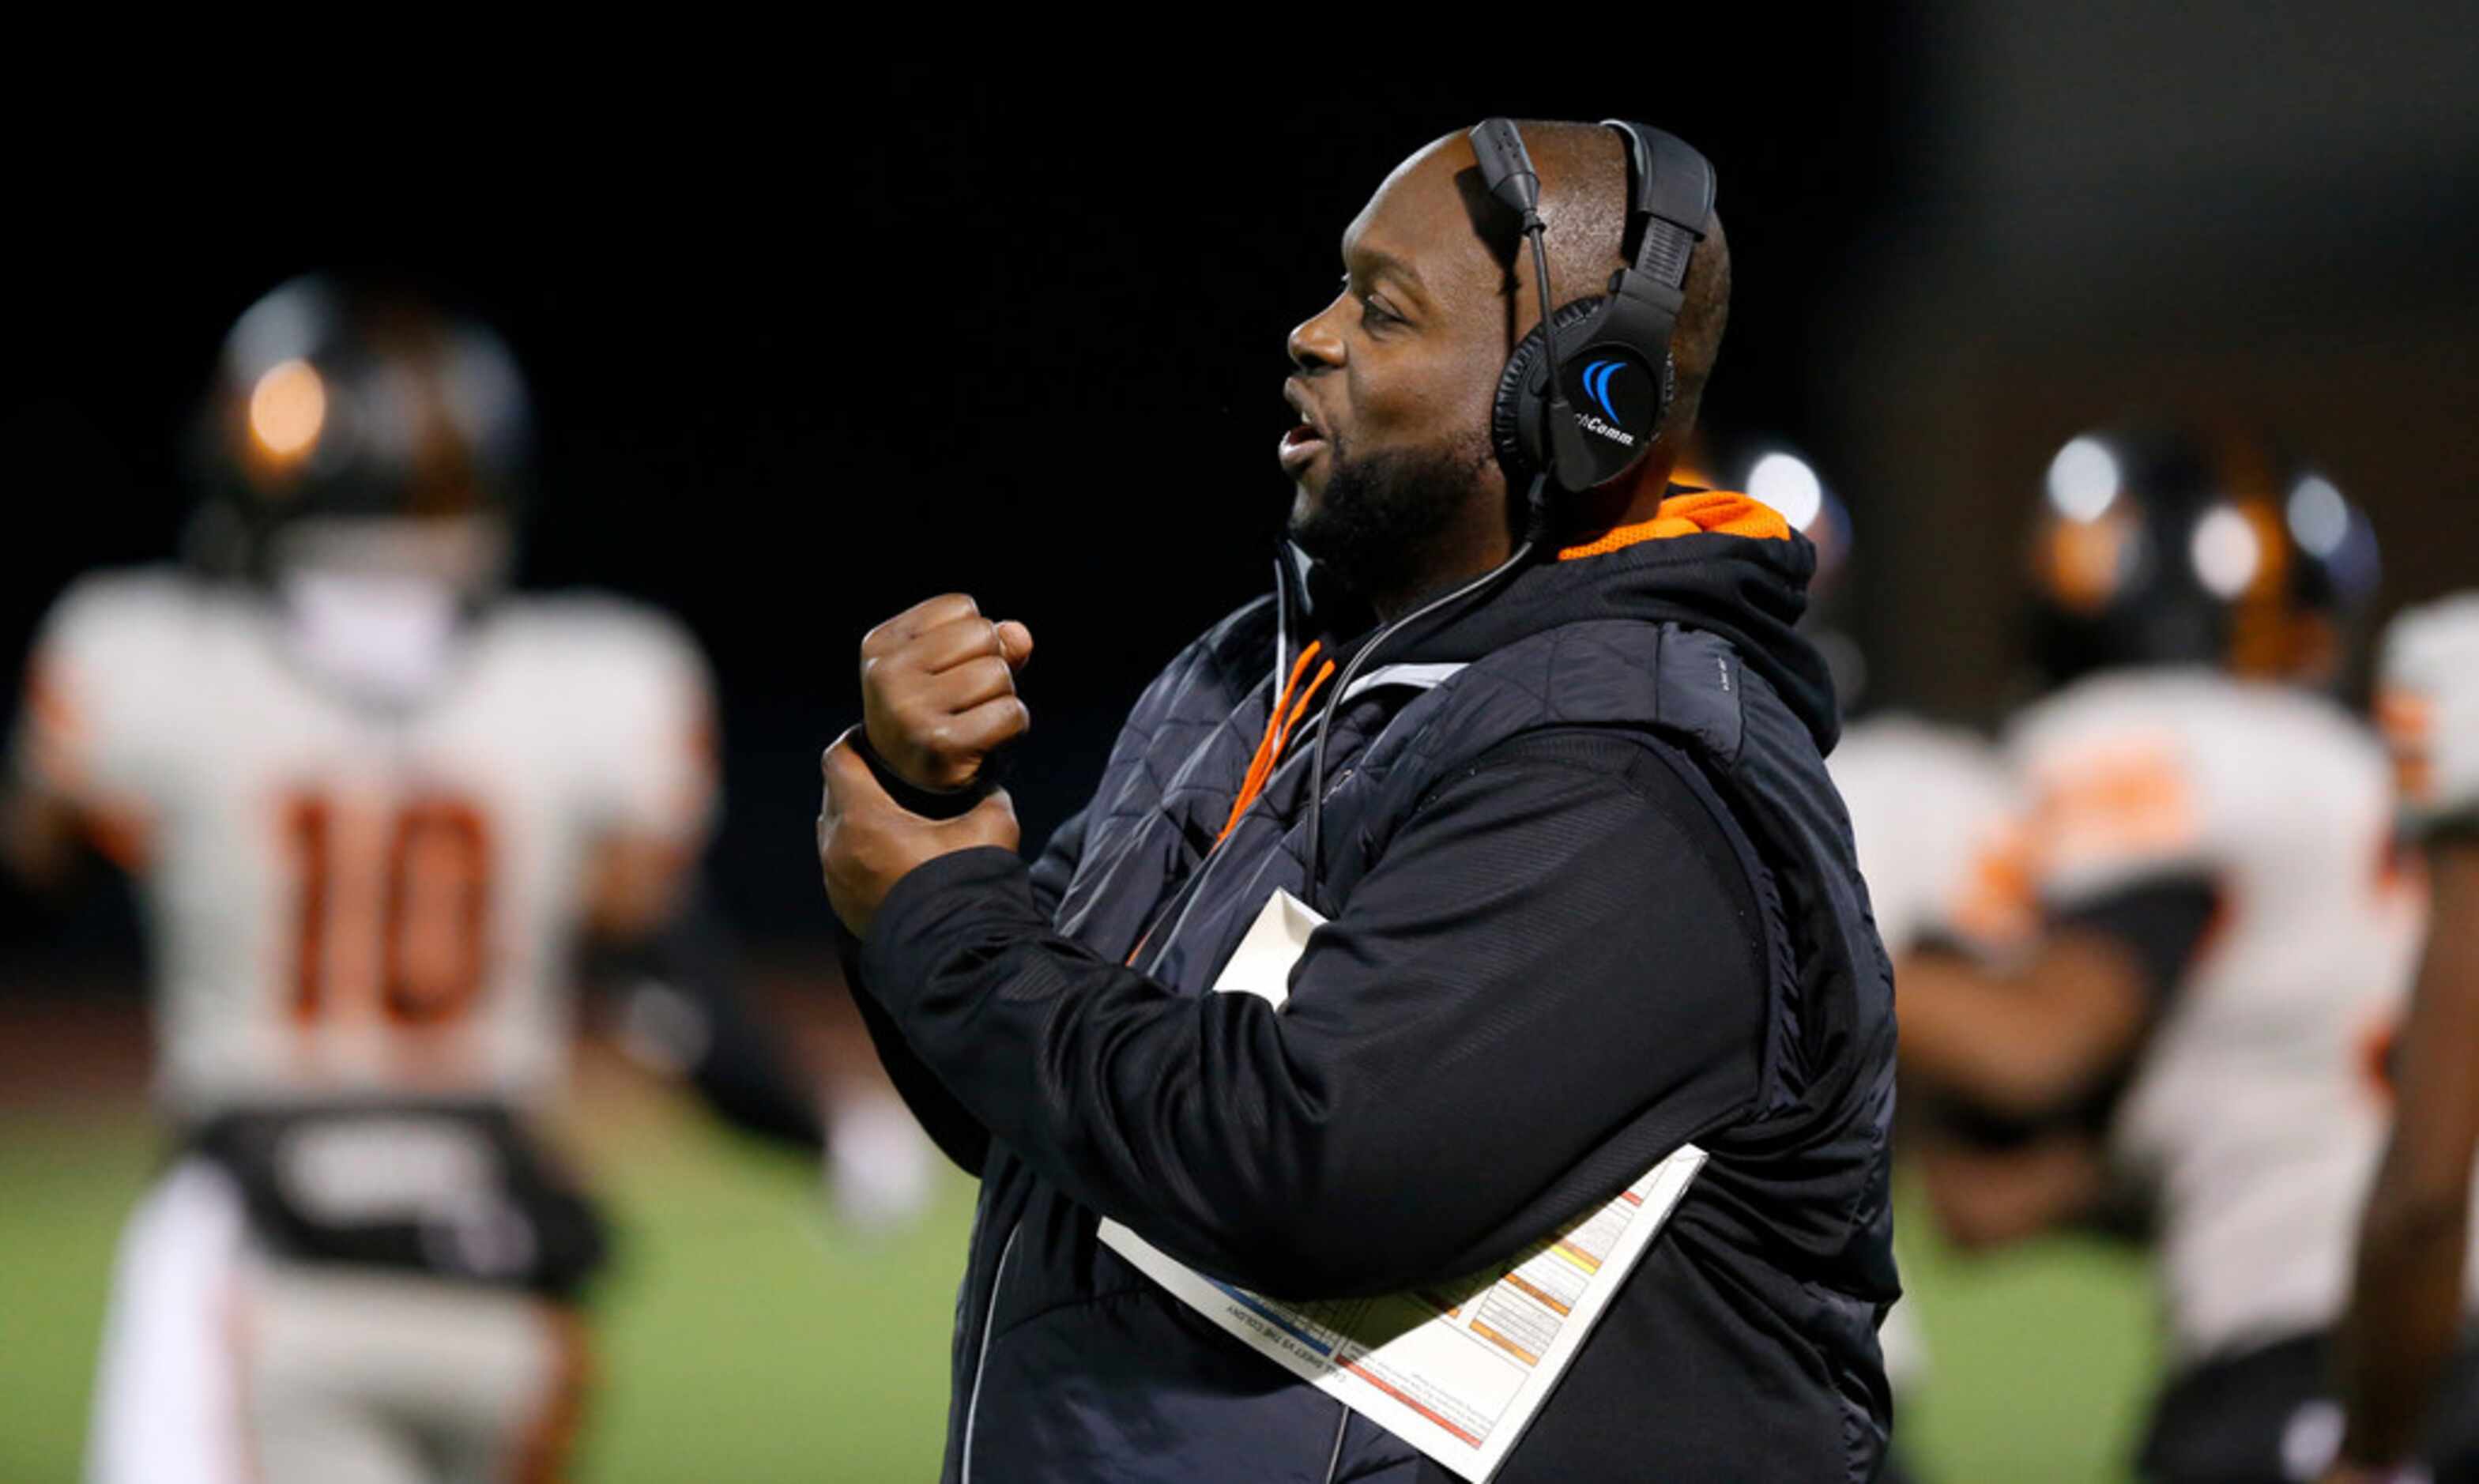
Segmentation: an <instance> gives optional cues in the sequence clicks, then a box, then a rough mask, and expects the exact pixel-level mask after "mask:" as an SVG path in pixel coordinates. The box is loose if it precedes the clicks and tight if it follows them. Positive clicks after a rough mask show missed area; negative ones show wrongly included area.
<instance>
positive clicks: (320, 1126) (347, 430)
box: [0, 278, 926, 1484]
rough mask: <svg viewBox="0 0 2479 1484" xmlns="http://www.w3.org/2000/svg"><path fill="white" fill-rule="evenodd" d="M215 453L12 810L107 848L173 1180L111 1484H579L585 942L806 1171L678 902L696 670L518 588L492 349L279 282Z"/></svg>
mask: <svg viewBox="0 0 2479 1484" xmlns="http://www.w3.org/2000/svg"><path fill="white" fill-rule="evenodd" d="M196 436H197V449H196V452H197V461H198V464H199V467H200V472H201V474H202V476H203V479H204V482H205V483H206V485H207V487H208V488H207V490H206V499H204V501H203V502H202V504H201V506H200V508H199V510H198V513H197V515H196V516H195V518H194V520H193V524H192V528H191V531H190V535H189V543H188V544H189V549H190V550H189V551H188V553H187V555H188V560H187V562H186V564H185V565H183V566H179V567H170V566H167V567H161V568H151V569H144V570H135V571H125V572H111V573H100V574H96V575H92V576H87V577H85V578H83V579H81V580H80V581H79V582H77V583H76V584H75V585H74V586H73V587H72V588H71V589H70V590H69V591H68V592H67V593H66V594H65V595H64V597H62V598H61V599H60V601H58V602H57V604H56V605H55V606H54V608H53V610H52V612H51V614H50V616H49V617H48V619H47V620H46V622H45V624H44V626H43V628H42V630H41V633H40V635H39V637H38V643H37V647H36V650H35V652H34V654H33V656H32V658H31V659H30V661H29V666H28V672H29V679H28V699H27V705H26V708H25V713H24V723H23V725H22V727H21V729H20V732H19V735H18V737H17V741H16V755H15V759H14V760H15V767H14V777H13V780H12V786H11V790H10V792H9V795H8V797H7V799H6V803H5V813H4V814H0V840H5V846H6V857H7V859H8V860H9V862H10V863H11V864H12V865H13V867H14V868H15V870H16V871H17V872H18V873H19V874H21V875H23V876H24V877H26V878H29V879H30V880H32V881H34V882H36V883H57V882H59V881H60V880H61V879H62V878H64V876H66V875H68V874H70V872H71V870H72V868H73V867H74V866H75V865H76V864H77V862H78V858H79V857H80V855H81V854H82V853H83V851H84V850H85V848H86V843H87V842H93V843H95V844H97V845H100V846H101V847H102V848H103V850H104V851H105V852H106V853H107V854H109V855H110V856H112V857H114V858H115V859H116V860H117V861H119V862H120V863H121V864H122V865H124V866H125V867H126V868H128V869H129V870H130V871H131V872H132V873H134V874H135V876H136V877H137V878H138V880H139V882H140V883H141V889H142V900H143V905H144V908H145V921H146V924H147V928H148V932H149V935H150V938H151V941H152V949H153V954H152V958H153V966H154V974H155V978H156V980H157V985H156V993H155V1012H156V1048H157V1077H156V1082H157V1096H158V1100H159V1102H160V1104H161V1105H162V1107H163V1108H164V1109H165V1111H166V1113H167V1114H168V1115H169V1117H170V1119H171V1121H172V1123H173V1125H174V1128H175V1132H176V1137H177V1141H178V1142H177V1153H176V1155H175V1158H174V1159H173V1160H172V1161H171V1163H170V1164H169V1165H168V1167H167V1168H166V1171H165V1173H164V1174H163V1175H162V1177H161V1178H160V1179H159V1180H157V1181H156V1183H155V1184H154V1186H153V1187H152V1189H151V1190H150V1191H149V1192H148V1193H147V1194H146V1196H145V1197H144V1199H143V1200H142V1202H141V1205H140V1207H139V1209H138V1211H137V1212H136V1214H135V1215H134V1216H133V1217H132V1219H131V1221H130V1223H129V1225H128V1227H127V1229H126V1231H125V1233H124V1235H123V1239H122V1244H121V1249H120V1253H119V1256H118V1259H117V1264H116V1267H115V1276H114V1292H113V1299H112V1310H111V1315H110V1318H109V1320H108V1324H107V1332H106V1335H105V1341H104V1351H103V1359H102V1363H101V1374H100V1376H99V1379H98V1385H97V1391H96V1397H95V1406H94V1413H93V1423H92V1432H91V1435H90V1439H89V1477H90V1478H91V1479H93V1480H96V1481H101V1484H123V1481H128V1484H139V1481H142V1484H186V1481H197V1484H210V1481H213V1484H222V1481H227V1480H238V1479H242V1478H245V1477H247V1478H257V1479H263V1480H269V1481H275V1484H289V1481H295V1480H315V1481H319V1484H396V1481H414V1480H426V1479H457V1480H462V1479H469V1478H470V1479H484V1478H494V1479H496V1478H504V1477H517V1476H524V1477H550V1476H553V1475H554V1474H555V1473H556V1472H557V1471H558V1470H559V1468H560V1457H561V1453H562V1451H563V1449H564V1446H565V1438H564V1435H565V1433H566V1432H567V1431H568V1429H569V1426H570V1424H571V1423H572V1421H573V1420H574V1419H575V1412H576V1407H577V1394H578V1384H579V1368H580V1364H581V1358H582V1357H581V1336H580V1325H579V1322H578V1310H577V1307H576V1300H577V1296H578V1294H579V1292H580V1290H581V1288H582V1286H583V1285H584V1283H585V1281H586V1279H587V1278H588V1277H589V1276H590V1274H591V1273H592V1272H593V1270H594V1269H595V1267H597V1266H598V1264H599V1262H600V1261H601V1256H602V1251H603V1246H604V1239H603V1234H602V1226H601V1220H600V1218H599V1216H598V1215H597V1214H596V1212H595V1210H594V1208H593V1206H592V1205H591V1204H590V1203H589V1201H588V1200H587V1199H586V1198H585V1196H584V1195H583V1194H582V1192H581V1191H580V1190H579V1189H578V1188H577V1186H576V1184H575V1181H574V1180H573V1179H572V1177H571V1176H570V1175H569V1173H568V1172H567V1170H566V1169H565V1168H564V1166H563V1164H562V1162H561V1161H560V1160H559V1158H558V1157H557V1156H556V1155H555V1154H554V1153H553V1152H552V1150H551V1149H550V1148H549V1145H548V1144H547V1143H546V1142H545V1141H544V1139H542V1137H541V1134H540V1131H539V1129H538V1124H539V1122H540V1120H541V1118H542V1116H543V1114H544V1113H546V1111H547V1109H548V1108H549V1105H550V1104H551V1103H552V1102H554V1101H555V1099H556V1097H557V1095H558V1093H559V1091H560V1089H561V1087H562V1083H563V1078H564V1073H565V1068H566V1063H567V1060H568V1054H569V1049H570V1043H571V1039H572V1034H573V1019H574V1016H575V1007H574V1003H573V995H572V994H571V992H570V991H571V986H572V985H573V984H574V983H575V980H576V978H577V967H578V965H577V959H578V958H579V956H580V954H581V953H582V952H583V951H584V950H585V947H586V946H587V945H588V944H592V945H597V946H596V948H595V951H596V952H597V953H599V954H600V955H601V957H602V960H603V967H604V969H605V970H606V971H607V972H610V973H612V974H614V975H617V976H621V977H625V978H626V980H627V981H629V982H630V983H632V984H638V983H647V984H657V985H664V986H667V987H666V988H664V989H663V990H661V991H654V992H650V993H649V994H648V995H647V996H646V997H645V998H644V1000H643V1002H642V1003H641V1004H640V1005H639V1007H638V1009H637V1011H636V1012H634V1013H633V1014H632V1016H631V1019H632V1020H633V1021H634V1022H636V1023H638V1025H639V1028H640V1029H641V1030H644V1031H647V1032H650V1033H652V1035H651V1038H652V1039H653V1040H655V1041H657V1042H661V1043H663V1044H666V1045H668V1046H670V1047H672V1048H674V1049H675V1050H676V1051H677V1052H678V1053H679V1057H678V1059H679V1061H680V1062H682V1065H683V1069H684V1070H685V1071H686V1072H687V1074H688V1075H690V1076H691V1077H692V1078H693V1079H694V1080H696V1081H697V1082H698V1083H699V1085H700V1086H701V1087H702V1088H703V1089H704V1090H705V1091H707V1092H708V1094H709V1095H710V1097H711V1098H712V1100H713V1101H714V1102H715V1104H716V1106H717V1107H718V1109H719V1110H720V1111H722V1112H723V1113H725V1114H726V1116H728V1117H730V1118H732V1119H733V1120H734V1121H736V1122H739V1123H741V1124H743V1125H744V1126H747V1127H749V1128H751V1129H753V1130H754V1131H756V1132H758V1133H761V1134H765V1135H768V1136H770V1137H774V1138H778V1139H784V1140H787V1141H789V1142H792V1143H794V1144H799V1145H804V1146H816V1145H818V1144H819V1143H820V1141H821V1130H820V1120H819V1117H818V1113H817V1107H816V1100H815V1098H814V1097H812V1096H810V1095H809V1094H808V1093H807V1092H806V1091H805V1090H803V1091H794V1090H792V1086H791V1085H790V1084H788V1083H787V1082H786V1081H785V1080H784V1078H783V1076H782V1074H781V1072H780V1069H779V1066H777V1064H776V1063H775V1062H774V1060H773V1055H772V1052H771V1050H770V1048H769V1046H768V1043H767V1041H766V1039H765V1038H764V1037H763V1036H760V1035H759V1034H758V1033H756V1032H755V1030H754V1027H752V1026H750V1025H749V1024H748V1023H746V1022H745V1021H743V1020H741V1019H740V1018H738V1017H737V1015H736V1014H735V1013H734V1011H733V1005H732V1001H731V999H730V997H729V996H728V995H727V994H724V993H721V992H719V989H720V986H719V985H717V984H716V983H715V981H716V978H717V975H718V973H719V972H720V968H719V965H718V964H717V963H716V962H715V955H714V954H713V953H712V952H711V950H710V945H711V943H712V941H713V936H714V934H713V929H712V925H711V924H710V923H701V922H700V921H699V920H698V914H697V912H696V909H695V908H694V907H693V905H692V900H693V898H694V896H695V885H694V883H695V876H696V871H697V862H698V860H699V857H700V856H701V854H702V851H703V843H704V839H705V836H706V833H707V831H708V828H709V823H710V820H711V818H712V816H713V813H714V810H715V792H716V790H715V776H714V774H715V764H714V739H713V735H712V721H711V712H712V706H711V701H710V697H709V694H708V684H707V677H706V670H705V665H704V662H703V657H702V656H701V654H700V653H699V652H698V650H697V648H696V645H695V643H694V641H693V640H691V639H690V637H689V636H688V634H687V633H686V631H685V630H684V629H682V628H681V627H679V626H678V625H677V624H675V623H674V622H672V621H671V620H670V619H668V618H666V617H664V616H663V615H661V614H658V613H656V612H653V611H652V610H650V609H647V608H645V607H642V606H639V605H636V604H632V603H627V602H624V601H619V600H617V599H613V598H608V597H599V596H560V597H539V598H535V597H528V598H520V597H516V596H513V595H511V594H510V593H508V592H507V591H506V590H505V583H506V578H507V574H508V572H509V569H510V564H511V560H512V557H513V554H514V553H513V546H514V542H515V533H516V520H515V516H516V512H517V508H518V505H519V503H520V501H521V500H522V499H524V491H525V486H526V470H527V467H528V464H529V444H530V430H529V420H528V415H527V401H526V395H525V389H524V384H523V382H522V380H521V378H520V376H519V373H518V370H517V366H516V363H515V361H514V360H513V359H512V357H511V356H510V355H509V353H508V351H507V350H506V348H505V347H504V346H503V345H502V344H501V343H500V341H499V340H498V337H497V336H495V335H494V334H493V333H492V332H491V331H490V330H488V329H487V328H485V327H484V326H482V325H481V324H479V323H478V322H475V321H473V320H466V319H460V318H456V317H452V316H450V315H447V314H444V313H442V312H440V311H438V310H436V309H434V308H431V307H429V306H427V305H426V304H424V303H422V302H421V301H419V300H417V299H415V298H413V297H410V296H408V295H406V294H402V293H400V292H396V291H392V290H389V289H387V288H383V287H379V286H374V285H370V284H359V283H348V282H345V281H341V280H334V279H324V278H307V279H299V280H295V281H294V282H292V283H289V284H287V285H285V286H283V287H282V288H279V289H278V290H276V291H275V292H274V293H272V294H268V296H267V297H266V298H264V299H262V300H260V301H259V302H258V303H257V304H256V305H255V306H253V307H252V308H251V309H250V310H249V311H248V312H247V313H246V314H245V315H244V316H243V318H242V319H241V320H240V321H239V322H238V324H237V325H236V326H235V327H234V329H233V331H232V333H231V335H230V337H229V338H228V340H227V341H226V344H225V345H224V349H223V354H222V358H221V361H220V364H219V366H218V368H217V376H216V382H215V387H214V390H213V392H212V393H211V395H210V397H209V400H208V403H207V406H206V409H205V413H204V416H203V417H202V419H201V422H200V426H199V427H198V429H197V434H196ZM639 1038H640V1039H646V1038H648V1037H647V1036H640V1037H639ZM856 1121H858V1122H860V1123H862V1124H867V1123H868V1122H869V1121H870V1120H868V1119H866V1118H863V1119H860V1120H856ZM859 1133H860V1137H861V1138H862V1139H863V1140H864V1141H865V1142H867V1141H874V1142H876V1143H878V1144H880V1145H884V1144H885V1143H886V1141H887V1140H886V1136H885V1134H884V1132H883V1131H882V1130H879V1131H872V1130H869V1129H867V1128H863V1129H861V1130H860V1131H859ZM911 1137H912V1138H913V1139H916V1140H917V1139H918V1136H917V1134H914V1135H912V1136H911ZM872 1153H873V1154H875V1155H876V1156H877V1158H876V1159H875V1160H873V1161H865V1162H863V1163H864V1164H867V1165H868V1166H869V1167H868V1168H866V1169H864V1170H862V1171H861V1172H860V1173H859V1174H857V1175H856V1177H855V1182H854V1183H855V1184H856V1185H857V1186H859V1187H862V1188H869V1187H872V1186H875V1187H876V1188H877V1189H878V1191H879V1194H880V1196H881V1200H880V1202H879V1204H881V1205H882V1206H888V1207H892V1206H900V1205H902V1204H903V1202H904V1199H905V1197H904V1196H903V1193H902V1192H903V1188H904V1187H905V1185H906V1184H907V1180H910V1181H911V1182H912V1183H914V1184H917V1183H918V1182H919V1180H920V1179H922V1178H924V1176H923V1175H919V1174H916V1175H912V1176H907V1175H905V1174H904V1173H903V1172H902V1170H901V1167H900V1166H901V1165H902V1163H903V1157H902V1155H901V1153H900V1152H899V1154H898V1157H897V1159H896V1165H897V1166H898V1167H897V1170H896V1173H894V1174H892V1175H889V1174H886V1173H885V1171H886V1170H887V1168H888V1167H889V1166H888V1164H887V1163H886V1155H885V1149H884V1148H879V1149H876V1150H873V1151H872ZM912 1159H913V1167H914V1168H915V1169H916V1170H921V1171H926V1164H923V1162H921V1161H920V1159H919V1158H918V1155H917V1153H915V1154H914V1155H913V1157H912ZM845 1163H847V1164H848V1163H849V1162H845ZM843 1172H844V1171H843V1169H842V1168H838V1169H837V1173H838V1174H839V1175H840V1174H842V1173H843ZM526 1470H531V1471H533V1472H524V1471H526Z"/></svg>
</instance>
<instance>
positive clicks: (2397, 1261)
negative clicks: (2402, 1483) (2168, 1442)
mask: <svg viewBox="0 0 2479 1484" xmlns="http://www.w3.org/2000/svg"><path fill="white" fill-rule="evenodd" d="M2376 709H2377V718H2378V720H2379V721H2380V722H2381V723H2382V724H2383V726H2384V729H2385V732H2386V736H2387V739H2388V740H2389V741H2390V742H2391V744H2392V747H2393V762H2394V770H2395V778H2396V779H2397V780H2398V781H2399V783H2400V785H2401V796H2402V817H2403V824H2404V826H2405V828H2406V830H2407V831H2408V832H2409V833H2410V835H2411V836H2412V838H2414V839H2415V841H2416V842H2417V843H2418V845H2419V847H2420V849H2421V853H2422V855H2423V856H2424V857H2425V863H2426V866H2427V878H2428V891H2429V903H2430V910H2429V914H2428V940H2427V951H2426V956H2425V958H2424V959H2422V960H2421V963H2420V966H2419V971H2418V979H2417V983H2416V985H2415V988H2414V989H2413V991H2412V999H2411V1009H2410V1015H2409V1017H2408V1019H2407V1020H2406V1021H2405V1023H2404V1025H2403V1030H2402V1036H2401V1038H2400V1048H2399V1050H2398V1052H2397V1061H2398V1068H2399V1078H2400V1085H2401V1095H2400V1098H2399V1100H2398V1102H2397V1104H2396V1106H2395V1112H2394V1118H2393V1130H2392V1141H2391V1142H2390V1144H2389V1145H2388V1146H2387V1148H2386V1150H2385V1158H2384V1163H2383V1164H2382V1165H2380V1166H2379V1167H2378V1171H2377V1175H2376V1183H2375V1187H2374V1189H2373V1190H2371V1191H2370V1192H2369V1194H2368V1197H2367V1203H2366V1208H2365V1214H2364V1216H2363V1218H2362V1221H2361V1225H2360V1228H2359V1249H2358V1265H2357V1277H2356V1283H2355V1287H2354V1290H2353V1292H2352V1293H2351V1297H2350V1313H2349V1318H2348V1319H2347V1320H2346V1321H2345V1322H2344V1324H2343V1326H2342V1333H2341V1343H2340V1346H2339V1350H2340V1354H2339V1357H2338V1372H2339V1381H2340V1392H2341V1399H2342V1402H2343V1404H2344V1406H2345V1408H2346V1410H2347V1414H2348V1430H2347V1433H2346V1435H2345V1438H2344V1441H2343V1444H2342V1449H2341V1454H2342V1456H2341V1463H2340V1465H2339V1466H2338V1468H2337V1469H2336V1470H2335V1471H2334V1472H2333V1473H2332V1474H2331V1475H2330V1477H2331V1478H2333V1479H2335V1480H2337V1481H2346V1484H2360V1481H2364V1484H2377V1481H2385V1480H2393V1479H2402V1478H2409V1477H2412V1476H2414V1475H2413V1473H2412V1472H2411V1471H2409V1470H2406V1469H2405V1468H2404V1467H2403V1466H2404V1465H2405V1464H2406V1463H2407V1462H2408V1461H2410V1460H2412V1459H2414V1458H2415V1457H2416V1456H2418V1454H2419V1452H2420V1448H2419V1444H2420V1441H2421V1438H2422V1436H2433V1435H2434V1433H2435V1432H2436V1431H2438V1430H2440V1429H2441V1430H2452V1429H2454V1428H2455V1427H2456V1426H2457V1424H2458V1425H2461V1426H2466V1425H2467V1419H2468V1418H2469V1417H2470V1415H2471V1413H2472V1412H2473V1411H2474V1410H2479V1353H2474V1351H2473V1349H2472V1347H2471V1345H2470V1344H2469V1343H2468V1335H2467V1328H2466V1326H2467V1321H2468V1311H2467V1308H2466V1305H2465V1304H2464V1303H2463V1302H2462V1295H2463V1294H2464V1292H2466V1290H2467V1287H2468V1284H2469V1262H2468V1256H2469V1246H2470V1201H2471V1168H2472V1164H2473V1162H2474V1160H2479V593H2473V594H2466V595H2464V596H2462V597H2459V598H2455V599H2451V600H2449V601H2443V602H2440V603H2437V604H2434V605H2433V606H2430V607H2425V608H2418V609H2414V610H2412V611H2410V612H2407V613H2405V614H2403V615H2402V616H2401V617H2400V618H2398V619H2396V620H2395V621H2394V623H2393V627H2392V628H2391V630H2390V632H2389V633H2388V634H2387V635H2386V640H2385V645H2384V658H2383V665H2382V669H2381V673H2380V678H2379V681H2378V689H2377V694H2376ZM2448 1378H2449V1379H2448Z"/></svg>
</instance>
